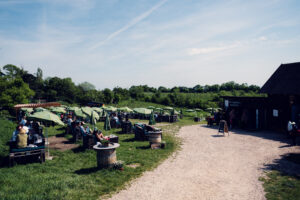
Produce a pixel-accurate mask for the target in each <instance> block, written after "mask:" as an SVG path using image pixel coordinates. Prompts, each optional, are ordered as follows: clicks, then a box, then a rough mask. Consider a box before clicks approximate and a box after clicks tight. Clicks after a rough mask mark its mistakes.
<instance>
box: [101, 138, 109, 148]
mask: <svg viewBox="0 0 300 200" xmlns="http://www.w3.org/2000/svg"><path fill="white" fill-rule="evenodd" d="M101 144H102V146H104V147H108V146H109V140H107V139H105V138H104V139H102V140H101Z"/></svg>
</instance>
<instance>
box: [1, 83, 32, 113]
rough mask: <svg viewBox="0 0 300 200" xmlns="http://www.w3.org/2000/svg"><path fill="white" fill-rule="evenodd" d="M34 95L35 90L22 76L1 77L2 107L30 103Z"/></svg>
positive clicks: (8, 107)
mask: <svg viewBox="0 0 300 200" xmlns="http://www.w3.org/2000/svg"><path fill="white" fill-rule="evenodd" d="M33 95H34V91H32V90H31V89H30V88H29V86H28V84H26V83H24V81H23V80H22V79H21V78H15V79H11V78H9V79H5V78H4V77H0V105H1V106H2V107H4V108H7V109H12V107H13V106H14V105H15V104H21V103H28V102H29V99H30V98H31V97H33Z"/></svg>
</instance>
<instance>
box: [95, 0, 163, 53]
mask: <svg viewBox="0 0 300 200" xmlns="http://www.w3.org/2000/svg"><path fill="white" fill-rule="evenodd" d="M166 1H167V0H162V1H160V2H159V3H158V4H156V5H155V6H153V7H152V8H151V9H149V10H147V11H146V12H144V13H143V14H141V15H139V16H138V17H136V18H134V19H133V20H131V21H130V22H129V23H128V24H126V25H125V26H123V27H122V28H120V29H119V30H117V31H115V32H113V33H111V34H109V35H108V36H107V38H106V39H104V40H103V41H101V42H98V43H96V44H95V45H93V46H92V47H91V48H90V50H94V49H96V48H98V47H100V46H101V45H103V44H105V43H106V42H108V41H109V40H111V39H113V38H115V37H116V36H118V35H119V34H121V33H122V32H124V31H126V30H127V29H129V28H131V27H133V26H134V25H136V24H137V23H139V22H140V21H142V20H143V19H145V18H146V17H148V16H149V15H150V14H151V13H152V12H154V11H155V10H157V9H158V8H159V7H161V6H162V5H163V4H164V3H166Z"/></svg>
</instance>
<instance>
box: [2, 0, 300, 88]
mask: <svg viewBox="0 0 300 200" xmlns="http://www.w3.org/2000/svg"><path fill="white" fill-rule="evenodd" d="M299 10H300V1H298V0H266V1H261V0H253V1H244V0H227V1H225V0H224V1H213V0H207V1H201V0H184V1H182V0H122V1H121V0H106V1H104V0H0V66H4V65H5V64H15V65H17V66H22V67H24V69H25V70H28V71H29V72H31V73H34V72H36V69H37V67H40V68H41V69H42V70H43V72H44V75H45V76H51V77H52V76H58V77H61V78H63V77H71V78H72V79H73V81H74V82H75V83H81V82H84V81H88V82H90V83H92V84H94V85H95V86H96V88H98V89H103V88H106V87H108V88H113V87H116V86H120V87H130V86H131V85H140V84H143V85H144V84H147V85H149V86H153V87H159V86H166V87H173V86H188V87H192V86H195V85H196V84H201V85H205V84H215V83H218V84H220V83H223V82H226V81H235V82H238V83H248V84H257V85H259V86H261V85H262V84H264V83H265V82H266V81H267V79H268V78H269V77H270V76H271V74H272V73H273V72H274V71H275V70H276V68H277V67H278V66H279V65H280V64H281V63H290V62H299V61H300V54H299V52H300V12H299Z"/></svg>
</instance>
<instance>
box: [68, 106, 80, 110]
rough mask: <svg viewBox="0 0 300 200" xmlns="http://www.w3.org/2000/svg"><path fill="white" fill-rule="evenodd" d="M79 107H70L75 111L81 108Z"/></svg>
mask: <svg viewBox="0 0 300 200" xmlns="http://www.w3.org/2000/svg"><path fill="white" fill-rule="evenodd" d="M79 109H80V108H79V107H68V110H69V111H75V110H79Z"/></svg>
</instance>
